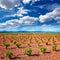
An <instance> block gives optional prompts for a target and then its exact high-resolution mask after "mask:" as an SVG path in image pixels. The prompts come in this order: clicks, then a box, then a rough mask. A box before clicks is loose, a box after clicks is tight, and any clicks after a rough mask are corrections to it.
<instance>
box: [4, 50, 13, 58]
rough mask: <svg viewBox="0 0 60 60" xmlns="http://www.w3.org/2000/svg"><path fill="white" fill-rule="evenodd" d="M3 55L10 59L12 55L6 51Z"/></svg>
mask: <svg viewBox="0 0 60 60" xmlns="http://www.w3.org/2000/svg"><path fill="white" fill-rule="evenodd" d="M5 55H6V56H7V57H9V58H11V57H12V55H13V53H12V52H10V51H7V52H6V53H5Z"/></svg>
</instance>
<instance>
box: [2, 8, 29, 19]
mask: <svg viewBox="0 0 60 60" xmlns="http://www.w3.org/2000/svg"><path fill="white" fill-rule="evenodd" d="M28 12H30V10H28V9H24V7H18V11H17V12H16V13H15V14H11V15H5V16H3V17H2V18H7V17H15V16H18V17H22V16H23V15H24V14H28Z"/></svg>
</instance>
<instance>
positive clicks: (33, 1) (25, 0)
mask: <svg viewBox="0 0 60 60" xmlns="http://www.w3.org/2000/svg"><path fill="white" fill-rule="evenodd" d="M37 1H40V0H23V3H24V4H28V3H30V2H31V5H32V4H33V3H35V2H37Z"/></svg>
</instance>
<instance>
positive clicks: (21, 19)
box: [0, 0, 60, 32]
mask: <svg viewBox="0 0 60 60" xmlns="http://www.w3.org/2000/svg"><path fill="white" fill-rule="evenodd" d="M0 31H46V32H47V31H49V32H60V0H0Z"/></svg>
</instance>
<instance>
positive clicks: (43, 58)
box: [0, 33, 60, 60]
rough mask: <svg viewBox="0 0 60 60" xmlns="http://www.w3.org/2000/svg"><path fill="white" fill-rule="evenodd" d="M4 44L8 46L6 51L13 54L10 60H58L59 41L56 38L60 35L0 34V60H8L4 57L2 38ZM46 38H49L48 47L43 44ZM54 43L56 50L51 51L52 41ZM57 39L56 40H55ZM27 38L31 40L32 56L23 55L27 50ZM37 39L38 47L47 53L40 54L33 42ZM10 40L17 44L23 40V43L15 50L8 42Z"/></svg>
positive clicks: (4, 49)
mask: <svg viewBox="0 0 60 60" xmlns="http://www.w3.org/2000/svg"><path fill="white" fill-rule="evenodd" d="M2 36H4V40H5V42H6V43H9V44H10V46H9V47H8V49H7V50H10V51H12V52H13V56H12V58H11V59H10V60H60V40H58V39H57V38H59V37H60V34H46V33H31V34H28V33H24V34H23V35H22V34H10V33H9V34H0V60H9V58H8V57H7V56H5V52H6V51H7V50H6V48H5V46H3V42H2V40H3V38H2ZM48 37H51V39H50V41H49V45H46V44H45V42H46V41H47V39H48ZM53 37H54V40H55V41H56V44H57V50H56V51H52V40H53ZM56 37H57V38H56ZM29 38H31V40H32V42H31V43H30V45H31V47H30V48H31V49H32V54H31V56H27V55H25V54H24V50H25V49H26V48H27V44H28V43H29ZM35 39H37V40H38V41H39V43H40V45H42V46H44V47H46V48H47V51H46V52H45V53H42V52H41V51H40V50H39V49H38V44H37V42H36V41H35ZM10 40H13V41H17V42H18V43H21V41H22V40H25V41H24V42H23V43H21V46H20V47H19V48H17V47H16V46H15V45H14V44H13V43H11V42H10Z"/></svg>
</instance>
